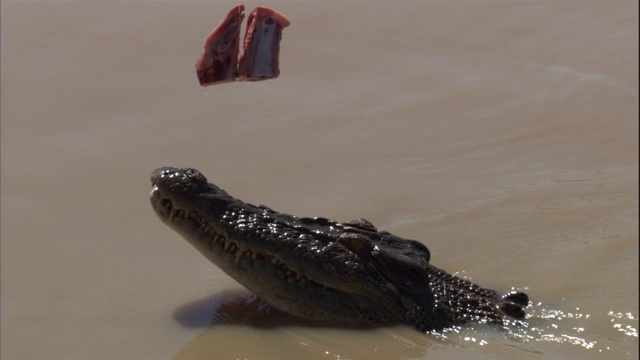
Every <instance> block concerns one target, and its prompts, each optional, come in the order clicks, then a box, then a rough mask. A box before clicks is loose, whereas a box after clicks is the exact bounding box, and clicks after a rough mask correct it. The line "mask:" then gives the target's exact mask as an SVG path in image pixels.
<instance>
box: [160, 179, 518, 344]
mask: <svg viewBox="0 0 640 360" xmlns="http://www.w3.org/2000/svg"><path fill="white" fill-rule="evenodd" d="M151 183H152V190H151V194H150V200H151V204H152V206H153V209H154V210H155V212H156V214H157V215H158V217H159V218H160V219H161V220H162V221H163V222H164V223H165V224H167V225H168V226H169V227H171V228H172V229H174V230H175V231H176V232H178V233H179V234H180V235H182V237H184V238H185V239H186V240H187V241H188V242H189V243H190V244H191V245H193V246H194V247H195V248H196V249H197V250H199V251H200V253H202V254H203V255H204V256H205V257H206V258H207V259H209V260H210V261H211V262H213V263H214V264H215V265H217V266H218V267H219V268H220V269H222V270H223V271H224V272H226V273H227V274H228V275H229V276H231V277H232V278H234V279H235V280H236V281H238V282H239V283H240V284H242V285H243V286H245V287H246V288H248V289H249V290H251V291H252V292H254V293H255V294H257V295H258V296H259V297H260V298H262V299H263V300H265V301H266V302H267V303H268V304H270V305H271V306H273V307H274V308H276V309H278V310H281V311H283V312H285V313H289V314H291V315H293V316H295V317H298V318H301V319H305V320H313V321H319V322H328V323H335V324H341V325H349V326H381V325H392V324H408V325H411V326H413V327H415V328H416V329H418V330H420V331H423V332H428V331H438V330H442V329H445V328H449V327H452V326H456V325H461V324H464V323H468V322H481V323H492V324H505V323H507V322H509V321H517V320H521V319H524V318H525V316H526V314H525V311H524V308H525V307H526V306H527V305H528V304H529V298H528V296H527V295H526V294H525V293H523V292H518V291H511V292H507V293H506V294H503V295H499V294H498V293H497V292H496V291H494V290H489V289H485V288H482V287H480V286H478V285H476V284H474V283H472V282H470V281H468V280H466V279H462V278H459V277H457V276H454V275H452V274H449V273H447V272H446V271H444V270H442V269H440V268H438V267H436V266H434V265H431V264H430V260H431V254H430V252H429V249H428V248H427V247H426V246H425V245H424V244H422V243H421V242H419V241H415V240H409V239H404V238H401V237H399V236H395V235H392V234H391V233H389V232H387V231H380V230H378V229H377V228H376V227H375V226H374V225H373V224H371V223H370V222H369V221H367V220H364V219H357V220H352V221H347V222H337V221H332V220H329V219H327V218H323V217H313V218H311V217H297V216H293V215H288V214H284V213H280V212H277V211H275V210H272V209H270V208H268V207H266V206H264V205H258V206H256V205H251V204H248V203H245V202H243V201H241V200H239V199H236V198H234V197H232V196H230V195H229V194H228V193H227V192H225V191H224V190H222V189H221V188H219V187H218V186H216V185H214V184H212V183H209V182H208V181H207V178H206V177H205V176H204V175H203V174H202V173H200V172H199V171H198V170H196V169H191V168H170V167H163V168H159V169H156V170H154V171H153V172H152V174H151Z"/></svg>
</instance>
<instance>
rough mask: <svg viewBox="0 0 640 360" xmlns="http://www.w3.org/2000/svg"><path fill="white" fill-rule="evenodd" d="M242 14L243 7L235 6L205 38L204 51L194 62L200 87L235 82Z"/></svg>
mask: <svg viewBox="0 0 640 360" xmlns="http://www.w3.org/2000/svg"><path fill="white" fill-rule="evenodd" d="M243 12H244V5H237V6H235V7H234V8H233V9H231V11H229V13H228V14H227V16H226V17H225V18H224V20H222V22H221V23H220V24H218V26H217V27H216V28H215V29H214V30H213V32H211V34H210V35H209V36H208V37H207V40H206V41H205V43H204V51H203V52H202V54H201V55H200V58H198V61H197V62H196V73H197V74H198V80H200V85H202V86H207V85H213V84H216V83H224V82H229V81H235V80H236V78H237V76H238V55H239V53H240V27H241V25H242V20H243V19H244V13H243Z"/></svg>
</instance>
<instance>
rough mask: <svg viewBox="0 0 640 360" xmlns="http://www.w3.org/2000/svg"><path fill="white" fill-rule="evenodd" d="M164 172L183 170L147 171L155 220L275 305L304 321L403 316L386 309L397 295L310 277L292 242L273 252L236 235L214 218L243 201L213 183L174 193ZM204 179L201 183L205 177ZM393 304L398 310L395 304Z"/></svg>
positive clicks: (380, 320) (376, 320) (362, 321)
mask: <svg viewBox="0 0 640 360" xmlns="http://www.w3.org/2000/svg"><path fill="white" fill-rule="evenodd" d="M163 171H164V173H165V175H166V174H167V173H171V172H175V175H169V176H180V175H177V174H181V173H183V172H184V170H183V169H167V168H163V169H158V170H156V171H155V172H154V174H153V175H152V183H153V186H152V190H151V194H150V201H151V205H152V206H153V208H154V210H155V212H156V214H157V215H158V217H159V218H160V220H162V221H163V222H164V223H165V224H166V225H168V226H169V227H171V228H172V229H174V230H175V231H176V232H178V233H179V234H180V235H182V237H183V238H185V239H186V240H187V241H188V242H189V243H190V244H191V245H192V246H194V247H195V248H196V249H197V250H198V251H200V253H202V254H203V255H204V256H205V257H206V258H207V259H209V261H211V262H212V263H214V264H215V265H217V266H218V267H219V268H220V269H222V270H223V271H224V272H226V273H227V274H228V275H229V276H231V277H232V278H234V279H235V280H236V281H238V282H239V283H240V284H242V285H244V286H245V287H247V288H248V289H249V290H251V291H253V292H255V293H256V294H257V295H258V296H260V297H261V298H263V299H264V300H265V301H267V302H268V303H270V304H271V305H272V306H274V307H275V308H278V309H279V310H281V311H284V312H287V313H290V314H292V315H294V316H298V317H300V318H304V319H310V320H318V321H328V322H334V323H342V324H354V325H372V324H389V323H400V322H403V320H404V319H399V318H397V317H396V316H394V315H393V312H392V311H389V309H388V308H387V307H386V306H387V305H388V304H390V303H394V302H395V301H396V300H397V296H392V295H391V294H389V295H388V296H380V295H374V296H372V294H370V293H366V292H363V293H358V286H353V285H349V286H345V283H344V279H343V278H336V282H334V283H326V282H323V280H324V279H323V278H322V277H312V276H311V275H310V273H309V272H308V269H303V268H302V267H300V266H298V264H299V263H296V262H295V261H292V255H291V254H293V252H294V251H295V248H296V247H299V246H296V244H285V243H283V242H279V243H278V246H281V249H280V251H273V246H272V244H264V243H259V242H257V241H256V239H252V240H250V241H248V239H249V238H250V237H248V236H247V237H243V236H239V235H238V234H237V233H234V231H230V229H226V228H225V227H224V226H223V225H221V223H220V222H218V219H219V218H224V217H225V214H227V215H228V214H230V213H235V212H236V210H235V209H234V207H235V206H237V205H238V204H242V205H241V206H245V205H247V204H244V203H242V202H240V201H238V200H236V199H233V198H231V197H230V196H228V195H227V194H226V193H225V192H224V191H222V190H220V189H219V188H217V187H215V185H212V184H206V185H205V184H204V183H203V184H200V185H202V186H203V187H202V189H200V190H197V191H191V190H193V189H190V190H189V191H181V190H178V191H175V187H173V186H171V185H175V184H170V185H166V184H163V175H161V173H162V172H163ZM198 174H199V173H198ZM203 178H204V177H203ZM165 180H166V178H165ZM204 181H205V183H206V179H204ZM197 202H203V203H206V206H200V207H198V206H196V207H194V206H191V205H192V204H195V203H197ZM211 219H214V220H213V221H212V220H211ZM287 253H288V254H289V256H287V255H286V254H287ZM283 254H285V255H283ZM334 285H338V286H339V287H341V288H340V289H338V288H336V286H334ZM345 289H348V290H349V291H345ZM394 307H395V308H398V309H399V305H395V306H394ZM402 310H404V309H402ZM399 312H402V311H400V310H399Z"/></svg>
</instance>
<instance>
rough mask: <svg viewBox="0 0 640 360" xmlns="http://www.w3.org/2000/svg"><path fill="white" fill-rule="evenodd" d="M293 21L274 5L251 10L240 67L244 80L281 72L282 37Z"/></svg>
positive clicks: (275, 75) (272, 76)
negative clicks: (272, 7) (276, 9)
mask: <svg viewBox="0 0 640 360" xmlns="http://www.w3.org/2000/svg"><path fill="white" fill-rule="evenodd" d="M289 24H290V22H289V19H287V17H286V16H284V15H283V14H281V13H279V12H277V11H275V10H273V9H270V8H266V7H262V6H258V7H257V8H255V10H253V11H252V12H251V14H249V18H248V19H247V32H246V33H245V35H244V51H243V53H242V55H241V56H240V65H239V70H238V74H239V76H240V77H241V79H242V80H251V81H257V80H265V79H274V78H277V77H278V75H280V67H279V55H280V40H282V30H283V29H284V28H285V27H287V26H289Z"/></svg>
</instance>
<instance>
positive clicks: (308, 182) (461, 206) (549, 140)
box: [1, 1, 639, 359]
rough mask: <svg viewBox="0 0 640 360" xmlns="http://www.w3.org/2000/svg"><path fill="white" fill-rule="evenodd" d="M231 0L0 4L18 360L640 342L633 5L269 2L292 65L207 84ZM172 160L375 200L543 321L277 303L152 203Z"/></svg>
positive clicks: (269, 192)
mask: <svg viewBox="0 0 640 360" xmlns="http://www.w3.org/2000/svg"><path fill="white" fill-rule="evenodd" d="M233 4H234V3H232V2H224V3H222V2H158V1H145V2H131V3H125V2H79V1H76V2H67V1H65V2H62V1H60V2H59V1H47V2H40V1H29V2H16V1H3V2H2V22H1V24H2V41H1V43H2V52H1V56H2V108H1V109H2V110H1V111H2V113H1V115H2V141H1V144H2V233H1V235H2V262H1V266H2V268H1V270H2V272H1V276H2V279H1V280H2V293H1V296H2V297H1V311H2V313H1V315H2V323H1V324H2V329H1V330H2V331H1V336H2V339H1V340H2V350H1V351H2V358H3V359H29V358H42V357H43V356H45V357H46V358H50V359H88V358H90V359H113V358H128V359H162V358H178V359H198V358H207V359H210V358H216V359H236V358H238V359H427V358H428V359H444V358H446V359H450V358H476V359H478V358H479V359H494V358H518V359H560V358H571V357H575V358H578V357H579V358H584V359H589V358H607V359H610V358H614V357H615V358H629V359H635V358H637V357H638V315H639V314H638V36H637V28H638V15H637V14H638V4H637V2H634V1H615V2H611V1H609V2H597V1H596V2H588V1H582V2H575V1H566V2H562V1H561V2H536V1H500V2H496V1H474V2H470V1H429V2H421V1H415V2H402V3H394V4H396V5H391V2H370V3H367V2H351V1H350V2H337V1H336V2H302V1H297V2H274V3H268V4H267V3H264V4H265V5H269V6H273V7H275V8H276V9H278V10H280V11H282V12H283V13H285V14H286V15H288V16H289V17H290V19H291V21H292V25H291V27H290V28H288V29H286V31H285V33H284V40H283V43H282V53H281V70H282V74H281V77H280V78H279V79H277V80H274V81H266V82H261V83H238V84H227V85H224V86H218V87H209V88H206V89H205V88H201V87H199V86H198V83H197V79H196V77H195V71H194V67H193V65H194V62H195V59H196V57H197V55H198V54H199V53H200V51H201V47H202V43H203V41H204V38H205V36H206V35H207V34H208V32H209V31H210V30H211V29H212V27H213V26H214V25H215V24H216V23H217V22H218V21H219V20H220V18H221V17H222V16H223V15H224V14H225V13H226V12H227V11H228V9H229V8H231V6H232V5H233ZM246 5H247V8H249V9H252V8H253V7H254V6H255V5H257V4H253V3H250V4H246ZM159 166H191V167H196V168H198V169H200V170H201V171H202V172H203V173H204V174H206V175H207V176H208V178H209V179H210V181H213V182H216V183H217V184H218V185H220V186H221V187H223V188H225V189H226V190H227V191H229V192H230V193H231V194H233V195H235V196H237V197H240V198H242V199H244V200H246V201H249V202H253V203H264V204H267V205H269V206H271V207H273V208H275V209H277V210H280V211H285V212H289V213H294V214H297V215H305V216H325V217H330V218H333V219H336V220H349V219H352V218H357V217H365V218H367V219H369V220H370V221H372V222H373V223H374V224H376V225H377V226H378V227H380V228H382V229H385V230H389V231H391V232H393V233H395V234H398V235H400V236H403V237H407V238H413V239H418V240H421V241H423V242H424V243H425V244H427V245H428V246H429V248H430V250H431V253H432V262H433V263H434V264H436V265H438V266H440V267H443V268H445V269H447V270H448V271H451V272H456V273H458V274H459V275H460V276H465V277H468V278H472V279H473V280H474V281H476V282H478V283H480V284H481V285H484V286H487V287H491V288H495V289H498V290H502V291H506V290H510V289H511V288H512V287H513V288H516V289H522V290H524V291H526V292H527V293H528V294H529V295H530V297H531V299H532V300H533V304H532V306H531V308H530V309H529V310H528V312H529V313H530V314H531V316H530V318H529V319H528V320H527V323H526V325H523V326H520V327H510V328H508V329H506V330H499V329H495V328H488V327H483V326H467V327H462V328H459V329H453V330H451V331H448V332H444V333H440V334H431V335H425V334H421V333H418V332H416V331H414V330H412V329H410V328H405V327H389V328H380V329H370V330H354V329H339V328H322V327H319V328H318V327H313V326H307V325H303V324H299V323H296V322H295V321H291V320H290V319H287V318H286V317H284V316H280V315H277V314H272V313H268V314H264V313H262V314H261V312H264V311H263V310H261V309H262V308H260V307H257V308H256V306H255V305H256V303H255V301H254V300H253V298H252V297H251V295H250V294H247V293H246V292H245V291H244V290H242V287H241V286H240V285H238V284H237V283H235V282H234V281H233V280H232V279H230V278H229V277H228V276H226V275H225V274H223V273H221V272H220V271H219V270H218V269H217V268H216V267H214V266H213V265H211V264H210V263H208V262H207V261H206V260H205V259H204V258H203V257H202V256H201V255H199V254H198V253H197V252H196V251H195V250H193V249H191V248H190V247H189V246H188V245H187V244H186V243H185V242H184V241H183V240H181V239H180V238H179V237H178V236H177V235H176V234H174V233H173V232H172V231H171V230H169V229H168V228H166V227H165V226H164V225H162V224H161V223H160V222H159V221H158V219H156V217H155V215H154V214H153V212H152V210H151V208H150V206H149V203H148V192H149V190H150V183H149V180H148V178H149V174H150V172H151V170H153V169H154V168H155V167H159ZM252 307H253V308H252ZM254 315H255V316H256V317H260V316H262V317H263V319H262V320H260V321H254V320H245V318H247V317H252V316H254ZM265 318H266V319H265ZM211 322H213V323H214V325H212V326H208V325H209V324H210V323H211Z"/></svg>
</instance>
